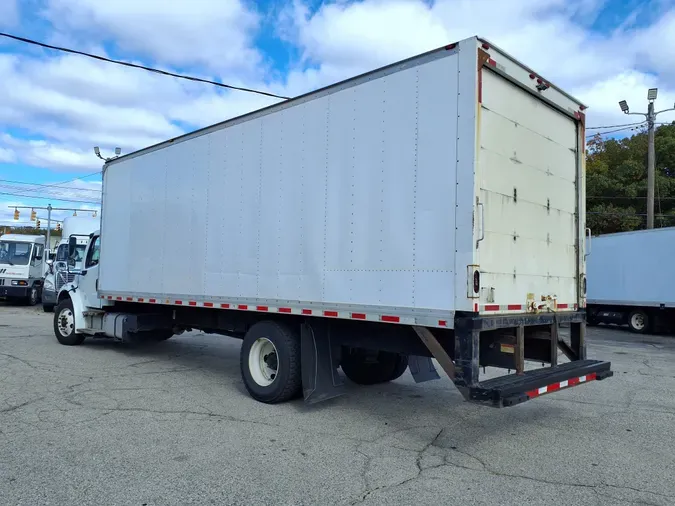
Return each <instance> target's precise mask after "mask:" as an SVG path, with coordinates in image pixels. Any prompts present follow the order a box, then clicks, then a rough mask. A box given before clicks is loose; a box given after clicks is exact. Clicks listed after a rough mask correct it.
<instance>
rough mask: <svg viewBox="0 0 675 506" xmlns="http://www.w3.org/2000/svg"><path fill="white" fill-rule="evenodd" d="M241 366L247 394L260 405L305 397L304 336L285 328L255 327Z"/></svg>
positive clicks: (249, 334) (247, 339)
mask: <svg viewBox="0 0 675 506" xmlns="http://www.w3.org/2000/svg"><path fill="white" fill-rule="evenodd" d="M239 366H240V368H241V377H242V379H243V380H244V386H245V387H246V390H247V391H248V393H249V394H250V395H251V397H253V398H254V399H255V400H257V401H260V402H264V403H266V404H276V403H280V402H286V401H289V400H291V399H293V398H296V397H299V396H300V395H302V368H301V363H300V336H299V335H298V333H297V332H296V331H294V330H292V329H291V328H290V327H288V326H286V325H284V324H281V323H277V322H272V321H263V322H259V323H256V324H255V325H253V327H251V328H250V329H249V331H248V332H247V333H246V336H244V341H243V343H242V345H241V352H240V354H239Z"/></svg>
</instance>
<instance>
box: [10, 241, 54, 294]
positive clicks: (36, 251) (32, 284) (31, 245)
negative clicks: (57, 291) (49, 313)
mask: <svg viewBox="0 0 675 506" xmlns="http://www.w3.org/2000/svg"><path fill="white" fill-rule="evenodd" d="M44 251H45V238H44V236H41V235H22V234H5V235H2V236H0V298H4V299H7V300H10V301H16V302H25V303H26V304H29V305H31V306H34V305H35V304H37V303H38V301H39V300H40V297H41V294H42V273H43V272H44V267H45V262H46V259H45V255H44Z"/></svg>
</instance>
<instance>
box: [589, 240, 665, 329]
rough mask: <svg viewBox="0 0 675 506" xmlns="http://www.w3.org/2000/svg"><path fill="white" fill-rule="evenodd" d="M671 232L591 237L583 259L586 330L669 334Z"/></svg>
mask: <svg viewBox="0 0 675 506" xmlns="http://www.w3.org/2000/svg"><path fill="white" fill-rule="evenodd" d="M673 248H675V227H668V228H655V229H650V230H636V231H633V232H620V233H616V234H606V235H601V236H597V237H593V239H592V246H591V247H590V248H589V250H590V252H589V255H588V257H587V265H588V308H587V321H588V324H589V325H596V324H598V323H609V324H618V325H628V326H629V327H630V329H631V330H632V331H633V332H637V333H640V334H642V333H646V332H650V331H654V330H658V329H668V330H670V331H672V330H673V323H675V287H674V286H673V278H674V277H675V272H674V273H672V275H671V272H670V269H671V268H673V269H675V267H673V264H672V261H671V256H670V254H671V253H672V251H673Z"/></svg>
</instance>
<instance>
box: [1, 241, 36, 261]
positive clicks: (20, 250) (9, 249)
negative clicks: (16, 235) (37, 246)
mask: <svg viewBox="0 0 675 506" xmlns="http://www.w3.org/2000/svg"><path fill="white" fill-rule="evenodd" d="M32 246H33V244H32V243H30V242H12V241H0V264H9V265H28V262H30V251H31V247H32Z"/></svg>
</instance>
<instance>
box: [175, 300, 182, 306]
mask: <svg viewBox="0 0 675 506" xmlns="http://www.w3.org/2000/svg"><path fill="white" fill-rule="evenodd" d="M174 304H176V305H177V306H182V305H183V301H182V300H176V301H174Z"/></svg>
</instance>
